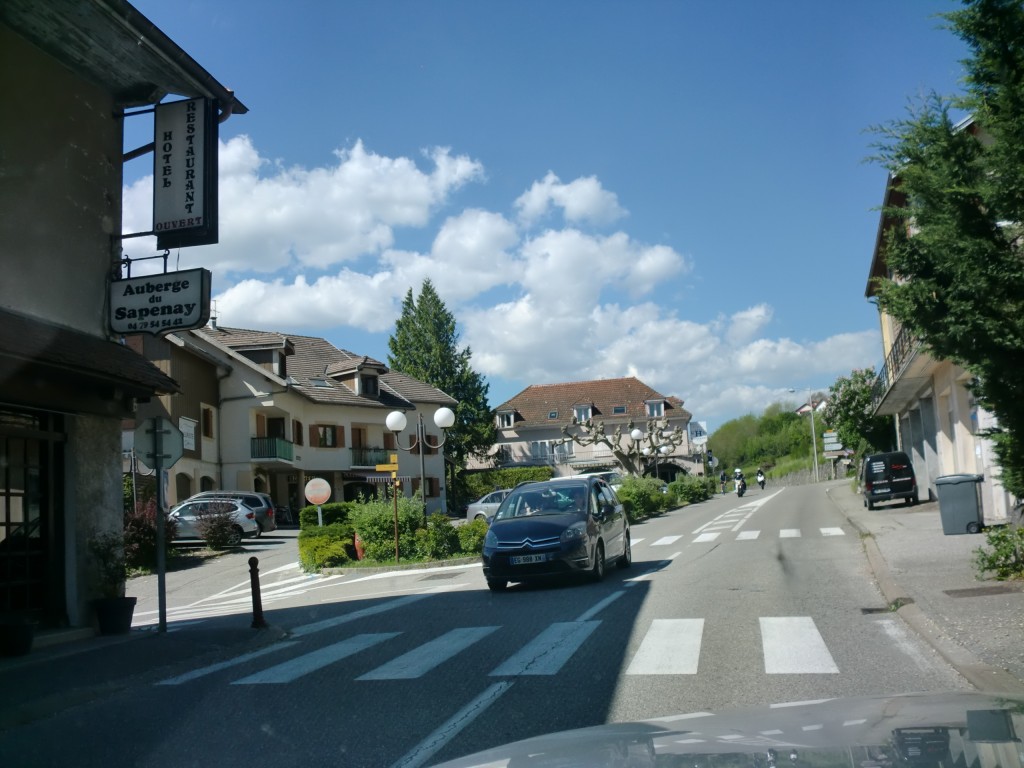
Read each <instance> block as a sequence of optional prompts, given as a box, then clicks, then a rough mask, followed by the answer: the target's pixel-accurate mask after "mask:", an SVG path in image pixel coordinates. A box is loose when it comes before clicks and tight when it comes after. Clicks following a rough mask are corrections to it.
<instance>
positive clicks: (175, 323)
mask: <svg viewBox="0 0 1024 768" xmlns="http://www.w3.org/2000/svg"><path fill="white" fill-rule="evenodd" d="M210 278H211V274H210V270H208V269H189V270H185V271H184V272H167V273H165V274H162V275H148V276H147V277H133V278H129V279H128V280H114V281H113V282H111V284H110V328H111V330H112V331H113V332H114V333H118V334H131V333H151V334H153V335H154V336H162V335H163V334H165V333H173V332H174V331H186V330H189V329H190V328H202V327H203V326H204V325H206V322H207V320H209V319H210Z"/></svg>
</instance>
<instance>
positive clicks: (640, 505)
mask: <svg viewBox="0 0 1024 768" xmlns="http://www.w3.org/2000/svg"><path fill="white" fill-rule="evenodd" d="M616 495H617V496H618V497H619V500H620V501H622V503H623V505H624V506H625V508H626V514H627V515H628V516H629V521H630V522H631V523H635V522H636V521H637V520H642V519H644V518H646V517H650V516H652V515H656V514H659V513H660V512H662V511H663V510H662V506H661V505H662V503H663V502H662V498H661V497H662V496H663V495H664V494H662V492H661V480H656V479H655V478H653V477H634V476H627V477H625V478H623V481H622V486H621V487H620V488H619V490H618V491H617V492H616Z"/></svg>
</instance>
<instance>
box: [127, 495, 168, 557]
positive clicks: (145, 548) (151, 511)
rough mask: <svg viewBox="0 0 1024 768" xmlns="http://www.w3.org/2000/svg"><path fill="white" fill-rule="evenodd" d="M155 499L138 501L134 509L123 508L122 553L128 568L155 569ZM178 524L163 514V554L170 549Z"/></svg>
mask: <svg viewBox="0 0 1024 768" xmlns="http://www.w3.org/2000/svg"><path fill="white" fill-rule="evenodd" d="M156 521H157V510H156V500H155V499H149V500H148V501H140V502H139V503H138V504H136V505H135V508H134V509H131V508H127V507H126V508H125V513H124V555H125V562H126V564H127V566H128V569H129V570H133V571H135V570H143V571H153V570H156ZM177 532H178V525H177V523H176V522H175V521H174V519H173V518H169V517H167V516H166V515H165V516H164V554H165V555H166V554H167V553H168V552H170V551H171V542H172V541H173V540H174V537H175V536H176V535H177Z"/></svg>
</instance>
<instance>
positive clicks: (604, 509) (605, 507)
mask: <svg viewBox="0 0 1024 768" xmlns="http://www.w3.org/2000/svg"><path fill="white" fill-rule="evenodd" d="M613 514H615V507H613V506H612V505H611V504H602V505H601V517H611V516H612V515H613Z"/></svg>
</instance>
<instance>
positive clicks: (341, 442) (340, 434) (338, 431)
mask: <svg viewBox="0 0 1024 768" xmlns="http://www.w3.org/2000/svg"><path fill="white" fill-rule="evenodd" d="M334 436H335V437H336V438H338V439H337V440H335V441H334V444H335V445H337V446H338V447H339V448H344V447H345V428H344V427H335V428H334Z"/></svg>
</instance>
